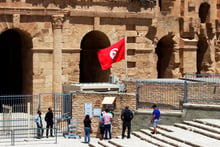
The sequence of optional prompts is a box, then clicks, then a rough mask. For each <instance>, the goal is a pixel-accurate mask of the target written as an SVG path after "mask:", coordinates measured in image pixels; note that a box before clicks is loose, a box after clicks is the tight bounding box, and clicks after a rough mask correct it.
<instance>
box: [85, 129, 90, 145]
mask: <svg viewBox="0 0 220 147" xmlns="http://www.w3.org/2000/svg"><path fill="white" fill-rule="evenodd" d="M84 131H85V140H84V141H85V142H88V143H89V142H90V127H84ZM87 139H88V140H87Z"/></svg>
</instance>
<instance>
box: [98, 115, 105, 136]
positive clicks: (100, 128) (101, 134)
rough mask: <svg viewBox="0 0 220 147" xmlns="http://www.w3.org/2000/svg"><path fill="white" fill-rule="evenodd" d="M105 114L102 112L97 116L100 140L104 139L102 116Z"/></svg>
mask: <svg viewBox="0 0 220 147" xmlns="http://www.w3.org/2000/svg"><path fill="white" fill-rule="evenodd" d="M104 113H105V111H103V112H102V113H101V115H100V116H99V130H100V137H99V138H100V140H102V139H103V137H104V131H105V128H104V121H103V119H102V118H103V114H104Z"/></svg>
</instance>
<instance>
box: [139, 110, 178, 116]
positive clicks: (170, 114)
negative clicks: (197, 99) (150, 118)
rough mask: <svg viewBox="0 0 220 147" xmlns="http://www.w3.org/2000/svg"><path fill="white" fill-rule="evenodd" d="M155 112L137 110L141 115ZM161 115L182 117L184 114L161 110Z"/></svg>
mask: <svg viewBox="0 0 220 147" xmlns="http://www.w3.org/2000/svg"><path fill="white" fill-rule="evenodd" d="M152 112H153V110H151V111H150V110H136V111H135V113H139V114H152ZM160 113H161V115H166V116H180V117H181V116H182V112H181V111H175V112H173V111H172V112H171V111H166V110H165V111H164V110H160Z"/></svg>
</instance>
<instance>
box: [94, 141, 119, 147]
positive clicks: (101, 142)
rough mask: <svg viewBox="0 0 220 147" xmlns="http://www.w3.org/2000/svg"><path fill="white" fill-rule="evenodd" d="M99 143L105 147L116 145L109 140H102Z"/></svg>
mask: <svg viewBox="0 0 220 147" xmlns="http://www.w3.org/2000/svg"><path fill="white" fill-rule="evenodd" d="M98 144H100V145H101V146H103V147H115V146H114V145H113V144H111V143H109V141H108V140H100V141H98Z"/></svg>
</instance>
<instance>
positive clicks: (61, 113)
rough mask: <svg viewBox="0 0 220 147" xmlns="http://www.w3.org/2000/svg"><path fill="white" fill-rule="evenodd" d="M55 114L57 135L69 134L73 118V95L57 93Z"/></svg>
mask: <svg viewBox="0 0 220 147" xmlns="http://www.w3.org/2000/svg"><path fill="white" fill-rule="evenodd" d="M54 116H55V127H56V129H57V133H58V134H57V135H66V134H68V126H69V124H70V121H71V118H72V95H71V94H55V97H54Z"/></svg>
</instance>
